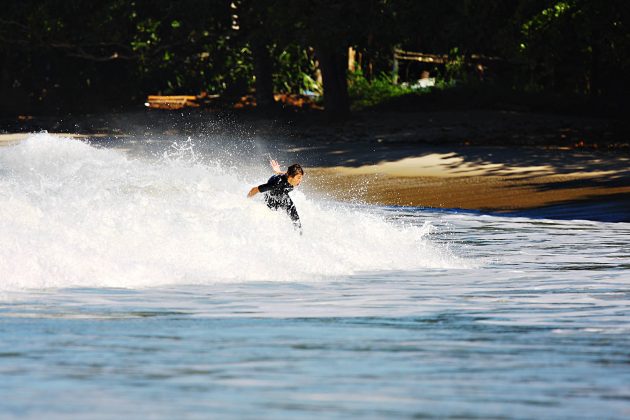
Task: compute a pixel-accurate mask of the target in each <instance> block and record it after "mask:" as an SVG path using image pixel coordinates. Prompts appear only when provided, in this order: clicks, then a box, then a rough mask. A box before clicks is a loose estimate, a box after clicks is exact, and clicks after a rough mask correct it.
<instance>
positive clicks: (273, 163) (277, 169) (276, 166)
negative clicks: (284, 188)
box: [269, 159, 284, 174]
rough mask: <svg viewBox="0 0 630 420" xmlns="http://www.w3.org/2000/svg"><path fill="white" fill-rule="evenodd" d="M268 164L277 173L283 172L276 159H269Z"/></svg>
mask: <svg viewBox="0 0 630 420" xmlns="http://www.w3.org/2000/svg"><path fill="white" fill-rule="evenodd" d="M269 164H270V165H271V169H272V170H273V171H274V172H275V173H277V174H283V173H284V172H282V169H280V164H279V163H278V161H277V160H274V159H271V160H270V161H269Z"/></svg>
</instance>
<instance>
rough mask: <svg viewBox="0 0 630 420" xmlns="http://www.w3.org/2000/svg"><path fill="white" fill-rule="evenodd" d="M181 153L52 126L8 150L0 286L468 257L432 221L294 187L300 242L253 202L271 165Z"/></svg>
mask: <svg viewBox="0 0 630 420" xmlns="http://www.w3.org/2000/svg"><path fill="white" fill-rule="evenodd" d="M179 157H180V158H178V157H177V156H173V154H172V153H171V154H168V153H166V154H164V158H162V159H157V160H156V159H140V158H138V159H132V158H131V157H130V156H129V155H127V154H125V153H123V152H121V151H116V150H111V149H103V148H96V147H93V146H90V145H89V144H86V143H83V142H81V141H77V140H72V139H65V138H56V137H52V136H51V135H48V134H45V133H44V134H36V135H32V136H30V137H29V138H28V139H26V140H24V141H22V142H21V143H19V144H17V145H13V146H7V147H3V148H0V208H1V209H2V217H0V232H2V233H1V236H0V279H1V281H0V289H4V290H12V289H21V288H42V287H69V286H88V287H92V286H95V287H144V286H152V285H161V284H173V283H190V284H203V283H210V282H217V281H230V280H238V281H241V280H273V281H276V280H277V281H291V280H294V279H299V280H300V281H304V280H310V279H313V280H316V279H318V278H322V277H328V276H341V275H349V274H353V273H356V272H359V271H375V270H416V269H419V268H424V267H451V268H452V267H459V266H461V265H462V264H463V262H462V260H461V259H460V258H457V257H455V256H453V255H452V254H451V253H450V252H448V251H447V250H445V249H443V248H442V247H440V246H437V245H434V244H432V243H431V242H430V241H429V240H428V239H427V238H426V234H427V232H428V227H427V226H424V227H419V226H410V225H403V224H400V223H395V222H393V221H388V220H386V219H385V218H384V217H383V216H380V215H378V212H375V211H370V209H369V208H367V209H354V208H351V207H348V206H343V205H341V204H338V203H331V202H322V201H318V200H316V199H314V198H313V197H307V196H306V195H305V194H304V193H303V192H301V191H299V190H296V191H294V192H293V193H292V196H293V199H294V201H295V202H296V205H297V207H298V211H299V213H300V216H301V218H302V221H303V227H304V235H303V236H302V237H300V236H299V235H297V234H296V232H295V231H294V230H293V228H292V225H291V223H290V220H289V219H288V218H287V217H286V215H285V214H283V213H282V212H271V211H269V210H268V209H267V208H266V206H265V205H264V204H263V202H262V200H261V199H260V197H258V198H255V199H252V200H248V199H247V198H246V197H245V196H246V193H247V191H248V190H249V188H250V187H251V186H252V185H256V183H261V182H263V181H264V180H265V179H266V178H267V177H268V176H269V173H268V172H264V171H257V172H256V174H255V175H251V174H253V173H254V171H252V170H251V169H250V170H249V172H248V171H244V172H243V171H240V170H239V173H241V175H239V174H238V173H237V172H236V170H234V169H225V168H224V167H222V165H221V164H220V162H219V161H214V162H212V159H211V158H212V157H211V156H210V159H209V160H208V159H206V163H204V164H201V163H199V160H196V159H194V155H193V158H187V159H182V158H181V156H179ZM207 162H211V163H207ZM242 173H248V174H250V175H249V176H246V177H245V179H243V176H242ZM253 176H256V179H254V178H253Z"/></svg>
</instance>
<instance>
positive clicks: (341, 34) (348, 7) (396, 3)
mask: <svg viewBox="0 0 630 420" xmlns="http://www.w3.org/2000/svg"><path fill="white" fill-rule="evenodd" d="M629 10H630V8H628V7H627V2H626V0H607V1H598V0H513V1H505V0H484V1H472V0H442V1H440V2H422V1H417V0H349V1H345V2H339V1H336V0H321V1H318V2H313V1H311V0H291V1H288V0H268V1H264V2H260V1H256V0H238V1H232V0H215V1H211V2H209V1H206V0H186V1H181V2H173V1H170V0H132V1H125V0H103V1H101V2H86V1H82V0H63V1H62V0H50V1H46V2H41V1H35V0H24V1H22V2H9V3H8V4H7V5H5V6H4V8H3V13H2V16H0V60H2V61H1V62H2V63H3V66H2V69H1V70H0V97H2V98H4V101H3V103H2V104H0V107H1V106H4V107H5V108H4V110H3V112H10V113H14V112H23V111H28V112H69V111H75V110H79V111H85V110H88V109H90V107H92V109H96V108H98V107H101V108H102V109H111V108H113V107H119V106H123V105H129V104H140V103H142V102H144V96H145V95H147V94H151V93H163V94H178V93H188V94H194V93H199V92H201V91H207V92H209V93H220V94H224V95H226V96H229V95H239V94H242V93H244V92H247V91H248V90H250V89H251V88H252V87H253V82H254V68H255V67H254V64H255V62H254V60H255V57H254V56H253V54H252V50H255V51H257V52H258V51H260V48H258V47H260V46H264V47H265V48H266V49H268V51H269V53H270V57H271V59H272V63H271V66H270V68H271V70H272V72H273V74H272V79H273V88H274V90H275V91H276V92H291V93H297V92H301V91H303V90H310V91H314V92H317V93H321V92H322V87H321V86H319V85H318V84H317V82H316V81H315V79H316V77H315V74H316V70H317V67H318V66H319V70H322V71H324V70H323V68H324V65H323V64H322V63H323V61H322V60H324V59H326V60H329V59H330V56H329V55H328V54H327V53H331V52H332V53H333V55H334V54H336V57H335V59H336V60H337V61H335V63H336V64H335V65H334V66H329V67H328V69H329V70H328V71H330V69H331V68H332V69H333V70H332V71H333V73H335V72H336V73H337V74H336V75H335V76H337V78H335V77H331V78H324V80H325V81H326V80H328V81H330V80H333V81H335V80H337V81H338V78H339V77H340V78H341V80H342V81H345V79H344V75H345V65H344V63H343V52H344V51H347V47H348V46H352V47H353V48H354V49H355V50H356V51H358V52H359V53H360V54H361V63H360V67H361V69H360V71H358V72H356V73H354V74H350V75H349V76H348V82H349V84H348V89H349V95H350V97H351V99H352V100H353V101H354V105H355V107H357V108H361V107H364V106H369V105H371V104H375V103H377V102H379V101H381V100H384V99H387V98H392V97H397V96H399V95H403V94H405V93H407V90H406V88H403V87H401V86H399V85H397V84H395V83H393V81H392V77H390V76H389V75H388V74H389V72H390V69H391V68H392V64H393V63H392V49H393V48H394V47H395V46H396V47H400V48H402V49H405V50H409V51H419V52H423V53H429V54H437V55H443V54H448V56H449V61H448V63H446V64H431V65H432V66H434V67H431V68H428V67H424V68H421V67H419V66H420V64H418V63H415V64H414V65H415V66H416V67H415V68H412V70H413V71H411V72H409V68H411V67H410V66H407V67H405V69H407V71H408V74H405V72H404V71H403V70H401V72H400V76H401V78H403V79H404V78H407V79H409V80H410V81H411V80H414V78H417V76H418V74H417V73H419V72H420V71H421V70H429V71H431V73H432V75H433V76H435V75H436V70H438V71H439V77H438V80H437V88H438V89H446V88H448V87H452V86H454V85H457V86H458V87H461V86H462V85H471V86H472V85H474V84H479V83H484V84H488V81H492V82H493V83H494V84H497V83H499V82H501V83H503V84H504V86H506V87H508V88H509V89H510V90H515V91H519V90H520V91H523V90H525V91H531V92H543V91H544V92H547V91H549V92H551V93H553V94H560V95H566V96H567V97H571V98H573V97H575V95H578V96H581V97H587V98H617V100H618V101H619V103H622V102H621V101H622V100H623V99H624V98H625V96H627V94H628V92H629V91H630V80H629V79H630V78H629V77H628V74H630V12H629ZM232 15H237V20H238V22H237V23H238V25H237V26H238V27H239V29H238V30H237V29H235V28H234V27H233V26H234V22H233V20H234V18H233V16H232ZM254 46H256V47H257V48H256V49H254V48H253V47H254ZM473 54H475V55H481V56H485V57H491V56H492V57H494V58H498V59H496V60H494V58H493V61H487V62H484V63H483V66H485V67H487V68H488V72H487V74H484V77H483V78H481V77H476V76H475V74H476V73H475V67H473V66H472V64H471V63H472V61H471V57H472V55H473ZM257 57H259V56H257ZM256 60H260V59H259V58H256ZM333 61H334V60H333ZM257 62H259V63H260V62H261V61H257ZM427 66H428V65H427ZM256 68H260V67H256ZM481 79H483V81H482V82H480V80H481ZM328 92H329V94H330V92H335V94H338V95H340V97H342V96H343V93H344V92H345V84H344V83H338V86H337V88H332V89H329V90H328ZM6 104H8V105H6Z"/></svg>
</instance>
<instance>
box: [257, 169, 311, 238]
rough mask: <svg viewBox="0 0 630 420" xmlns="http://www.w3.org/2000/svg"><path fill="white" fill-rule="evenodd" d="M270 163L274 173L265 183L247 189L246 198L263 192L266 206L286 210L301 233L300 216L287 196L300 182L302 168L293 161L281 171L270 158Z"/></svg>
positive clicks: (302, 173) (302, 174)
mask: <svg viewBox="0 0 630 420" xmlns="http://www.w3.org/2000/svg"><path fill="white" fill-rule="evenodd" d="M270 163H271V168H272V169H273V171H274V173H275V175H274V176H272V177H271V178H269V180H268V181H267V183H266V184H262V185H259V186H257V187H254V188H252V189H251V190H249V193H248V194H247V198H251V197H253V196H255V195H256V194H258V193H264V194H265V203H267V207H269V208H270V209H272V210H278V209H282V210H284V211H285V212H287V214H288V215H289V217H290V218H291V221H293V226H294V227H295V228H296V229H297V230H299V231H300V234H302V224H301V223H300V216H299V215H298V212H297V210H296V208H295V204H293V200H291V197H289V193H290V192H291V191H293V188H295V187H297V186H298V185H300V182H302V177H303V176H304V170H303V169H302V167H301V166H300V165H299V164H297V163H294V164H293V165H291V166H289V167H288V168H287V171H286V172H282V170H281V169H280V165H279V164H278V162H277V161H275V160H271V161H270Z"/></svg>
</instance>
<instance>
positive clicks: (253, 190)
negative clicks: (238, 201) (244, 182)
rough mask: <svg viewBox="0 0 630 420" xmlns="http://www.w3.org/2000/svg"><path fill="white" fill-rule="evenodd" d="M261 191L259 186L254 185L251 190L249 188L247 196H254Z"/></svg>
mask: <svg viewBox="0 0 630 420" xmlns="http://www.w3.org/2000/svg"><path fill="white" fill-rule="evenodd" d="M259 192H260V190H259V189H258V187H254V188H252V189H251V190H249V192H248V193H247V198H252V197H253V196H255V195H256V194H258V193H259Z"/></svg>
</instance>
